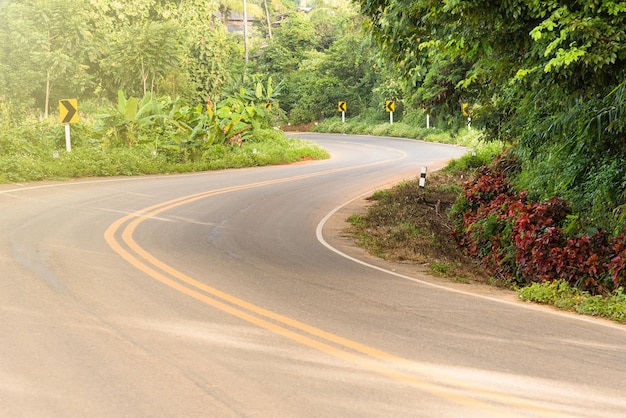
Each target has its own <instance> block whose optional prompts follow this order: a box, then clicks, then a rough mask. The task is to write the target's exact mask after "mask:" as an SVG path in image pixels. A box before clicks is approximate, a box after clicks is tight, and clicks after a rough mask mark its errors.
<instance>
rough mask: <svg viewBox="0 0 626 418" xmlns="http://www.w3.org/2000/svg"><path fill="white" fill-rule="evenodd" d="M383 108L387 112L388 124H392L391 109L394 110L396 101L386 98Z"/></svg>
mask: <svg viewBox="0 0 626 418" xmlns="http://www.w3.org/2000/svg"><path fill="white" fill-rule="evenodd" d="M385 110H386V111H387V112H389V124H390V125H393V111H394V110H396V102H394V101H393V100H387V101H386V102H385Z"/></svg>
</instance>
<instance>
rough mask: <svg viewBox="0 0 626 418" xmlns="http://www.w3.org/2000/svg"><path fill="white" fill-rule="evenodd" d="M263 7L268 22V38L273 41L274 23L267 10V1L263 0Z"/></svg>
mask: <svg viewBox="0 0 626 418" xmlns="http://www.w3.org/2000/svg"><path fill="white" fill-rule="evenodd" d="M263 6H265V19H266V20H267V36H269V38H270V39H272V22H271V20H270V12H269V10H268V8H267V0H263Z"/></svg>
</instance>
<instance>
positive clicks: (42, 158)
mask: <svg viewBox="0 0 626 418" xmlns="http://www.w3.org/2000/svg"><path fill="white" fill-rule="evenodd" d="M324 158H328V153H327V152H326V150H324V149H322V148H321V147H319V146H317V145H315V144H313V143H311V142H307V141H301V140H297V139H289V138H286V137H285V136H284V135H283V134H282V133H280V132H277V131H274V130H265V131H260V132H259V133H257V134H256V135H255V136H254V137H253V138H251V139H249V140H247V141H244V142H243V144H242V145H241V147H239V146H237V145H234V146H231V145H222V144H216V145H213V146H210V147H208V148H207V149H206V150H205V151H204V153H203V154H202V155H201V156H199V157H198V158H195V159H188V160H187V161H184V160H182V161H177V159H176V158H171V156H170V155H168V154H167V152H156V153H155V152H153V151H151V150H149V149H147V148H140V147H133V148H109V149H106V150H103V149H102V147H98V146H88V145H83V146H78V147H76V148H74V149H73V150H72V152H69V153H68V152H67V151H65V150H64V149H61V150H56V151H55V150H54V149H53V148H52V147H38V148H32V149H31V150H30V152H20V153H11V154H7V155H0V183H9V182H25V181H38V180H63V179H68V178H77V177H101V176H133V175H146V174H157V173H185V172H195V171H207V170H219V169H225V168H240V167H251V166H263V165H273V164H287V163H292V162H297V161H302V160H311V159H324Z"/></svg>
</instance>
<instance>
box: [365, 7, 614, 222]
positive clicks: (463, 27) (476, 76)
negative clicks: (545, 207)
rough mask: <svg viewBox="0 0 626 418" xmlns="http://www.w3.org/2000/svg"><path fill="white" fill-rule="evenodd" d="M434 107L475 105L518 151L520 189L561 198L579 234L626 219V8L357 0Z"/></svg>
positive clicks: (490, 131) (473, 110)
mask: <svg viewBox="0 0 626 418" xmlns="http://www.w3.org/2000/svg"><path fill="white" fill-rule="evenodd" d="M358 2H359V4H360V5H361V10H362V12H363V13H364V14H365V15H367V16H368V17H369V18H370V27H371V30H372V33H373V34H374V36H375V38H376V39H377V41H378V43H379V45H380V46H381V50H382V52H383V53H384V55H385V56H386V57H387V58H389V59H390V60H392V61H393V62H395V63H396V64H397V68H398V70H399V71H401V72H402V74H404V77H405V78H406V79H407V80H409V81H410V82H412V83H414V86H415V96H416V97H417V99H418V100H421V101H423V102H424V103H425V105H426V106H427V107H433V108H436V109H439V111H440V112H449V109H454V108H458V107H459V106H460V105H461V104H462V103H468V105H469V106H468V109H470V114H471V117H472V123H474V124H475V125H477V126H481V127H482V128H484V129H485V132H486V133H487V135H488V137H490V138H492V139H501V140H505V141H508V142H510V143H512V144H515V145H516V147H515V152H516V153H517V154H518V155H519V156H520V158H521V159H522V163H523V171H522V175H521V176H520V178H519V179H518V183H519V187H523V188H526V189H528V190H529V191H530V192H531V193H533V194H535V195H536V196H537V197H538V198H548V197H551V196H554V195H562V196H563V197H564V198H566V199H568V201H570V202H571V204H572V207H573V208H574V210H575V212H576V213H577V214H580V218H579V220H580V224H579V228H580V230H584V229H585V228H587V227H589V226H603V227H605V228H608V229H610V230H611V231H615V232H619V231H621V230H622V229H623V228H624V225H625V224H626V222H625V220H626V219H625V218H626V215H625V214H624V213H625V212H626V211H625V208H626V207H625V206H624V205H625V200H626V192H625V190H626V180H625V179H626V164H623V161H624V160H625V159H626V147H625V146H624V138H625V137H626V115H625V114H624V108H625V103H626V95H625V94H624V89H625V85H624V83H625V81H626V42H625V40H626V33H625V32H624V27H626V2H616V1H610V0H594V1H586V0H585V1H582V0H575V1H559V0H550V1H537V0H512V1H506V2H496V3H494V2H489V1H484V0H471V1H455V0H448V1H434V0H418V1H407V0H359V1H358Z"/></svg>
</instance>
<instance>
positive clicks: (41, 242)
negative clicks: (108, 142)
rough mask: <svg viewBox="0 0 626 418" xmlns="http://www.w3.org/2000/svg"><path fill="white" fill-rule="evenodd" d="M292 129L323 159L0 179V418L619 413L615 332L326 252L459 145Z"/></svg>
mask: <svg viewBox="0 0 626 418" xmlns="http://www.w3.org/2000/svg"><path fill="white" fill-rule="evenodd" d="M299 136H301V137H306V138H309V139H312V140H314V141H316V142H318V143H320V144H321V145H322V146H325V147H326V148H328V149H329V150H330V152H331V153H332V155H333V158H331V159H330V160H327V161H316V162H309V163H304V164H296V165H291V166H281V167H265V168H253V169H242V170H227V171H222V172H211V173H200V174H193V175H177V176H156V177H145V178H115V179H94V180H81V181H72V182H65V183H41V184H39V183H38V184H27V185H2V186H0V333H1V334H0V335H2V344H0V406H1V408H0V416H7V417H83V416H89V417H117V416H127V417H422V416H423V417H488V416H520V417H526V416H538V417H560V416H563V417H566V416H577V417H611V416H614V417H617V416H624V413H625V412H624V411H626V389H624V387H625V386H624V382H626V327H624V326H619V325H613V324H611V323H608V322H604V321H599V320H593V319H584V318H580V317H577V316H574V315H568V314H560V313H557V312H554V311H551V310H549V309H545V308H541V307H534V306H531V305H526V304H522V303H519V302H516V301H515V298H514V297H513V296H512V295H511V294H510V293H509V292H502V291H496V290H493V289H483V288H480V287H476V286H470V285H459V284H451V283H447V282H445V281H441V280H439V281H437V280H436V279H432V278H428V277H426V276H423V275H422V274H420V273H419V271H417V270H416V269H412V268H411V267H410V266H387V265H386V264H385V263H384V262H383V261H380V260H372V259H370V258H369V257H367V256H365V255H364V254H362V253H361V252H360V251H359V250H355V249H353V248H349V247H347V246H345V243H346V240H345V239H344V238H342V237H341V234H340V228H341V220H342V219H345V217H346V216H347V215H348V214H350V213H351V212H350V211H351V210H353V209H352V207H345V205H346V204H348V203H349V202H351V201H353V200H354V199H356V198H358V197H359V196H362V195H363V194H364V193H365V192H368V191H371V190H373V189H376V188H380V187H384V186H385V185H388V184H390V183H394V182H398V181H400V180H402V179H404V178H415V177H416V176H418V175H419V170H420V167H421V166H423V165H428V166H429V167H431V168H433V167H435V166H436V165H437V164H438V163H440V162H441V161H444V160H446V159H448V158H451V157H456V156H459V155H461V154H462V153H463V150H462V149H460V148H456V147H452V146H446V145H436V144H429V143H423V142H419V141H408V140H401V139H391V138H374V137H359V136H342V135H315V134H301V135H299ZM387 268H390V269H393V271H391V270H386V269H387Z"/></svg>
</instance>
